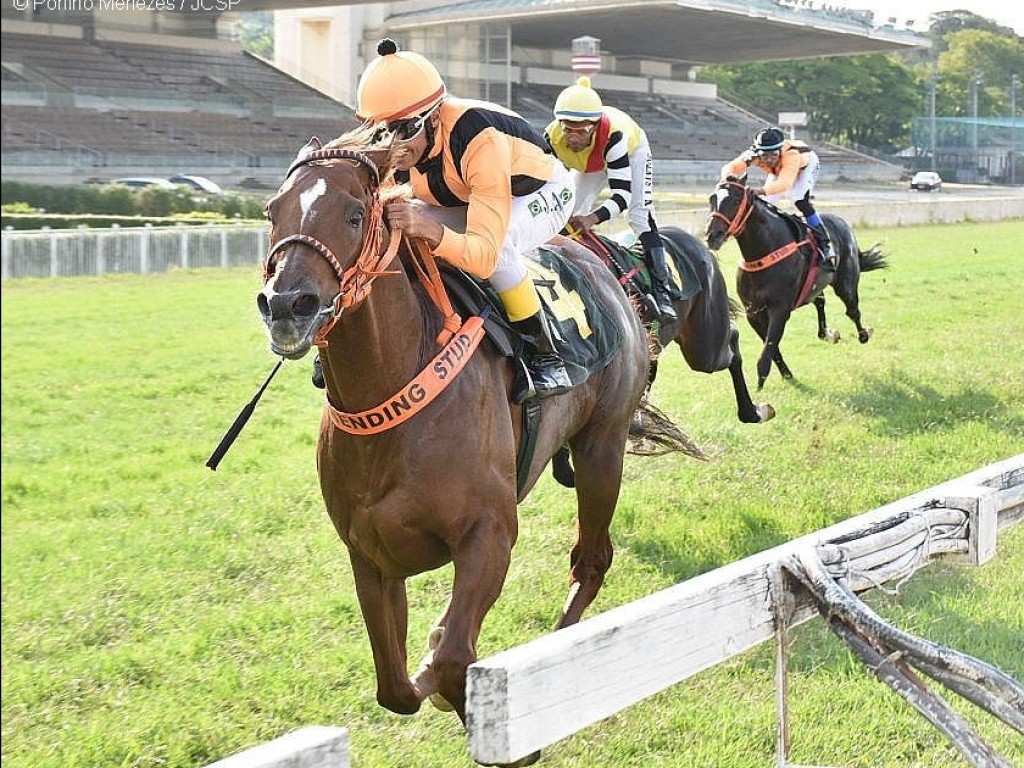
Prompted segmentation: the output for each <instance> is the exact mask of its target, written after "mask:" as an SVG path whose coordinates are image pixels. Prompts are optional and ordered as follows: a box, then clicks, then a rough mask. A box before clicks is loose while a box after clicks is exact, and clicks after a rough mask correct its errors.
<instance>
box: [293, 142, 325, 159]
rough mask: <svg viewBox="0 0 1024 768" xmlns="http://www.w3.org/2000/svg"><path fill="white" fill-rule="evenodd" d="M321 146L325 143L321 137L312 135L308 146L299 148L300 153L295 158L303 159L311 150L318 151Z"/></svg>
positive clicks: (307, 143)
mask: <svg viewBox="0 0 1024 768" xmlns="http://www.w3.org/2000/svg"><path fill="white" fill-rule="evenodd" d="M321 147H323V144H321V143H320V139H318V138H317V137H316V136H311V137H310V139H309V141H307V142H306V146H304V147H303V148H302V149H300V150H299V154H298V155H297V156H296V157H295V159H296V160H302V159H303V158H304V157H306V156H307V155H309V154H310V153H311V152H316V151H317V150H318V149H320V148H321Z"/></svg>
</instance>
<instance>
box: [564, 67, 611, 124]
mask: <svg viewBox="0 0 1024 768" xmlns="http://www.w3.org/2000/svg"><path fill="white" fill-rule="evenodd" d="M603 108H604V105H603V104H602V103H601V97H600V96H598V95H597V91H595V90H594V89H593V88H591V87H590V78H589V77H581V78H580V79H579V80H577V81H576V85H570V86H569V87H568V88H566V89H565V90H564V91H562V92H561V93H560V94H558V98H557V99H556V100H555V119H556V120H567V121H569V122H575V123H581V122H584V121H587V120H600V119H601V115H602V114H603V112H602V110H603Z"/></svg>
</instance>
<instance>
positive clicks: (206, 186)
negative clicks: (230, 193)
mask: <svg viewBox="0 0 1024 768" xmlns="http://www.w3.org/2000/svg"><path fill="white" fill-rule="evenodd" d="M168 181H169V182H171V184H181V185H183V186H186V187H189V188H190V189H193V190H195V191H196V192H206V193H207V194H210V195H219V194H220V193H221V192H223V191H224V190H223V189H221V187H220V184H218V183H217V182H215V181H210V180H209V179H208V178H206V177H205V176H193V175H191V174H187V173H179V174H177V175H175V176H171V178H169V179H168Z"/></svg>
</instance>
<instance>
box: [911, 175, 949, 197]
mask: <svg viewBox="0 0 1024 768" xmlns="http://www.w3.org/2000/svg"><path fill="white" fill-rule="evenodd" d="M910 188H911V189H916V190H918V191H919V192H933V191H934V192H938V191H939V190H940V189H942V178H941V177H940V176H939V174H937V173H936V172H935V171H918V172H917V173H915V174H914V178H912V179H911V180H910Z"/></svg>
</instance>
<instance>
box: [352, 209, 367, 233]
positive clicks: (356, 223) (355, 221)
mask: <svg viewBox="0 0 1024 768" xmlns="http://www.w3.org/2000/svg"><path fill="white" fill-rule="evenodd" d="M363 218H364V216H363V212H362V211H357V212H356V213H353V214H352V215H351V216H349V217H348V223H349V224H351V225H352V228H353V229H359V228H360V227H361V226H363Z"/></svg>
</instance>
